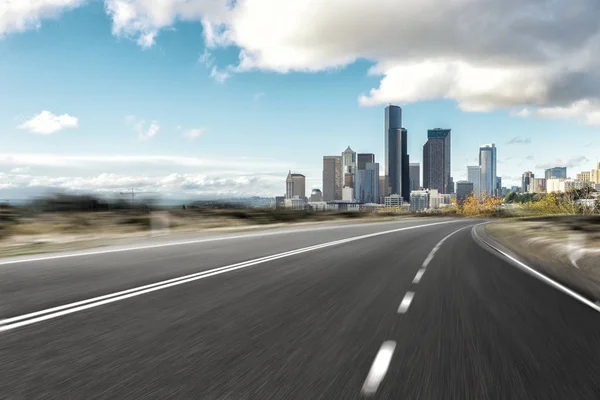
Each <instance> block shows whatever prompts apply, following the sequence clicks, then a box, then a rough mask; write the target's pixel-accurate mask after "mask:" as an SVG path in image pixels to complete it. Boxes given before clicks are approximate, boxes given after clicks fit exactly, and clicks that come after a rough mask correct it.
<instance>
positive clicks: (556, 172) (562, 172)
mask: <svg viewBox="0 0 600 400" xmlns="http://www.w3.org/2000/svg"><path fill="white" fill-rule="evenodd" d="M545 175H546V176H545V177H546V180H548V179H567V167H554V168H548V169H547V170H546V173H545Z"/></svg>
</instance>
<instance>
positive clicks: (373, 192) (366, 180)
mask: <svg viewBox="0 0 600 400" xmlns="http://www.w3.org/2000/svg"><path fill="white" fill-rule="evenodd" d="M354 196H355V198H356V200H358V201H359V202H361V203H378V202H379V163H367V164H365V169H359V170H357V171H356V186H355V195H354Z"/></svg>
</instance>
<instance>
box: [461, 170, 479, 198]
mask: <svg viewBox="0 0 600 400" xmlns="http://www.w3.org/2000/svg"><path fill="white" fill-rule="evenodd" d="M467 181H468V182H471V183H472V184H473V193H475V196H477V197H479V195H480V194H481V189H480V188H481V167H480V166H479V165H469V166H467ZM457 194H458V190H457Z"/></svg>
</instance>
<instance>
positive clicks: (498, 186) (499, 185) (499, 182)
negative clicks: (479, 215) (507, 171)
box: [494, 176, 502, 196]
mask: <svg viewBox="0 0 600 400" xmlns="http://www.w3.org/2000/svg"><path fill="white" fill-rule="evenodd" d="M494 196H502V177H501V176H497V177H496V191H495V192H494Z"/></svg>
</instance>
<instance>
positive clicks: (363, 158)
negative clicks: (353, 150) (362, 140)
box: [356, 153, 375, 170]
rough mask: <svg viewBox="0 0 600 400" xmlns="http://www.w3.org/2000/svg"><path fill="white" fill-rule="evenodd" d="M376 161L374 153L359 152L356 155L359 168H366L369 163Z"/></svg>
mask: <svg viewBox="0 0 600 400" xmlns="http://www.w3.org/2000/svg"><path fill="white" fill-rule="evenodd" d="M374 162H375V154H373V153H358V154H357V155H356V163H357V167H356V169H357V170H361V169H366V166H367V163H374Z"/></svg>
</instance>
